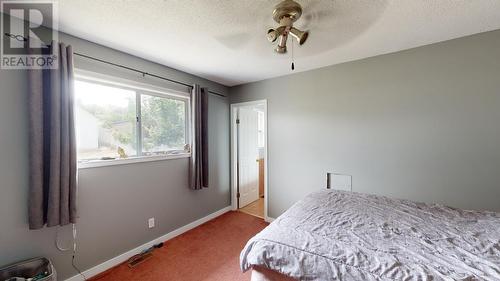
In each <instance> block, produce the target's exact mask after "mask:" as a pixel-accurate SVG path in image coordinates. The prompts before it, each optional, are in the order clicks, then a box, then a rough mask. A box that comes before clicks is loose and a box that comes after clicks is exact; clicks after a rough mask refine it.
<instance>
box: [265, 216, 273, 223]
mask: <svg viewBox="0 0 500 281" xmlns="http://www.w3.org/2000/svg"><path fill="white" fill-rule="evenodd" d="M274 220H275V218H271V217H266V218H265V219H264V221H265V222H268V223H272V222H273V221H274Z"/></svg>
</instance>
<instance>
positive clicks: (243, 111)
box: [238, 106, 259, 208]
mask: <svg viewBox="0 0 500 281" xmlns="http://www.w3.org/2000/svg"><path fill="white" fill-rule="evenodd" d="M238 119H239V124H238V164H239V169H238V184H239V193H240V198H239V208H242V207H244V206H246V205H248V204H249V203H252V202H253V201H255V200H258V199H259V163H258V162H257V161H258V158H259V148H258V141H259V134H258V133H259V113H258V111H256V110H255V109H254V106H242V107H240V108H239V109H238Z"/></svg>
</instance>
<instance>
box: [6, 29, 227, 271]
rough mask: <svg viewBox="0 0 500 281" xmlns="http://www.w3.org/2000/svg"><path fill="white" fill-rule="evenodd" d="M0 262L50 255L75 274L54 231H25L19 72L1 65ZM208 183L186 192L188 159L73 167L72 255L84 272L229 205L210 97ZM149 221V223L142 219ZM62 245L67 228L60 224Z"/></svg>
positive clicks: (83, 64) (220, 117)
mask: <svg viewBox="0 0 500 281" xmlns="http://www.w3.org/2000/svg"><path fill="white" fill-rule="evenodd" d="M60 39H61V40H62V41H64V42H67V43H70V44H72V45H73V46H74V48H75V51H76V52H81V53H85V54H88V55H92V56H96V57H99V58H104V59H106V60H109V61H113V62H116V63H121V64H125V65H127V66H132V67H137V68H139V69H142V70H145V71H148V72H151V73H156V74H159V75H163V76H166V77H169V78H173V79H178V80H182V81H184V82H186V83H194V82H196V83H199V84H201V85H202V86H207V87H210V88H211V90H214V91H217V92H219V93H222V94H226V93H227V88H226V87H224V86H222V85H219V84H215V83H213V82H210V81H207V80H204V79H201V78H198V77H195V76H192V75H189V74H186V73H183V72H180V71H176V70H174V69H170V68H167V67H164V66H161V65H158V64H154V63H151V62H148V61H145V60H142V59H139V58H136V57H133V56H130V55H127V54H124V53H120V52H117V51H114V50H111V49H108V48H105V47H102V46H99V45H96V44H93V43H90V42H87V41H84V40H80V39H77V38H74V37H71V36H67V35H63V34H62V35H61V36H60ZM75 63H76V67H79V68H84V69H87V70H94V71H99V72H103V73H106V74H118V75H120V76H122V77H126V78H130V79H134V80H138V81H144V80H148V81H149V82H151V83H153V84H157V85H160V86H164V87H169V88H176V89H178V90H186V89H185V88H180V89H179V87H178V86H175V85H168V84H165V83H164V82H161V81H158V80H155V79H151V78H142V76H139V75H137V74H133V73H127V72H126V71H120V70H118V69H116V68H112V67H106V66H104V65H101V64H99V63H97V64H96V63H90V62H88V61H85V60H80V59H77V60H76V61H75ZM0 85H1V86H0V266H1V265H4V264H7V263H11V262H14V261H17V260H22V259H26V258H30V257H33V256H46V257H49V258H50V259H52V260H53V262H54V263H55V266H56V268H57V270H58V272H59V276H60V277H61V278H63V279H65V278H68V277H70V276H73V275H75V274H76V272H75V271H74V270H73V269H72V267H71V263H70V261H71V254H70V253H61V252H59V251H58V250H57V249H56V248H55V246H54V239H55V234H56V229H55V228H51V229H43V230H36V231H29V230H28V224H27V202H28V199H27V192H28V152H27V149H28V139H27V136H28V123H27V122H28V120H27V114H28V112H27V77H26V72H25V71H19V70H0ZM209 112H210V113H209V114H210V116H209V127H210V129H209V138H210V139H209V143H210V148H209V153H210V188H208V189H205V190H201V191H192V190H190V189H188V184H187V180H188V159H187V158H183V159H178V160H165V161H157V162H148V163H139V164H130V165H120V166H111V167H104V168H93V169H83V170H80V171H79V200H78V203H79V211H80V212H79V215H80V219H79V222H78V237H79V239H78V240H79V245H78V247H79V254H78V257H77V263H78V265H79V267H80V268H81V269H82V270H85V269H88V268H90V267H92V266H95V265H97V264H99V263H101V262H104V261H106V260H108V259H110V258H113V257H115V256H117V255H119V254H122V253H124V252H126V251H128V250H130V249H133V248H135V247H137V246H139V245H141V244H144V243H146V242H149V241H151V240H153V239H155V238H157V237H159V236H162V235H163V234H166V233H168V232H170V231H172V230H174V229H176V228H178V227H180V226H183V225H186V224H188V223H190V222H193V221H195V220H197V219H199V218H202V217H204V216H206V215H208V214H210V213H212V212H214V211H217V210H220V209H222V208H224V207H227V206H229V205H230V191H229V106H228V101H227V98H221V97H217V96H210V100H209ZM153 216H154V217H155V218H156V225H157V226H156V228H154V229H152V230H149V229H148V228H147V219H148V218H149V217H153ZM60 234H61V237H60V240H61V243H62V244H63V245H69V244H68V242H69V241H71V239H70V237H71V234H70V228H69V227H64V228H62V229H61V233H60Z"/></svg>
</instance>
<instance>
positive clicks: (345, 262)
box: [240, 190, 500, 281]
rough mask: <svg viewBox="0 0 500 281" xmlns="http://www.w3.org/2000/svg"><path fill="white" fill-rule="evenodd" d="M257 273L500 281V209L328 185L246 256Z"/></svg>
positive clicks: (251, 245)
mask: <svg viewBox="0 0 500 281" xmlns="http://www.w3.org/2000/svg"><path fill="white" fill-rule="evenodd" d="M240 266H241V269H242V270H243V271H247V270H250V269H252V268H254V271H253V274H252V281H258V280H294V279H295V280H346V281H354V280H356V281H358V280H391V281H392V280H407V281H413V280H415V281H416V280H419V281H423V280H491V281H493V280H497V281H498V280H500V213H495V212H481V211H467V210H460V209H455V208H451V207H446V206H443V205H439V204H425V203H416V202H413V201H408V200H398V199H390V198H387V197H383V196H376V195H368V194H361V193H355V192H347V191H335V190H324V191H320V192H315V193H313V194H310V195H308V196H307V197H306V198H304V199H302V200H300V201H299V202H297V203H296V204H294V205H293V206H292V207H291V208H290V209H289V210H287V211H286V212H285V213H284V214H283V215H281V216H280V217H279V218H277V219H276V220H275V221H274V222H272V223H271V224H270V225H269V226H268V227H267V228H265V229H264V230H263V231H261V232H260V233H258V234H257V235H256V236H254V237H253V238H251V239H250V240H249V241H248V243H247V244H246V246H245V248H244V249H243V251H242V252H241V255H240Z"/></svg>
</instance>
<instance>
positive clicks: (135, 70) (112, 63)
mask: <svg viewBox="0 0 500 281" xmlns="http://www.w3.org/2000/svg"><path fill="white" fill-rule="evenodd" d="M73 54H75V55H77V56H80V57H83V58H87V59H91V60H95V61H98V62H102V63H105V64H109V65H112V66H116V67H120V68H123V69H127V70H130V71H134V72H137V73H140V74H142V75H143V76H145V75H148V76H151V77H154V78H158V79H161V80H165V81H169V82H172V83H176V84H179V85H183V86H186V87H189V88H193V85H190V84H187V83H184V82H181V81H177V80H173V79H170V78H166V77H163V76H159V75H156V74H152V73H149V72H145V71H142V70H139V69H137V68H132V67H129V66H126V65H122V64H117V63H114V62H109V61H105V60H103V59H99V58H95V57H91V56H89V55H85V54H80V53H77V52H74V53H73ZM208 92H209V93H210V94H213V95H216V96H220V97H224V98H225V97H226V96H225V95H222V94H219V93H216V92H213V91H210V90H209V91H208Z"/></svg>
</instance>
